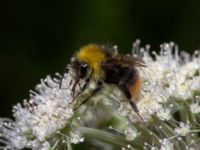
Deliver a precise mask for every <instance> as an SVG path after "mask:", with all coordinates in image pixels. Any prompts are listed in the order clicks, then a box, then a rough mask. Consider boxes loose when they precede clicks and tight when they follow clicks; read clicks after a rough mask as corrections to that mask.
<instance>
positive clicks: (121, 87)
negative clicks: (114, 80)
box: [118, 84, 144, 122]
mask: <svg viewBox="0 0 200 150" xmlns="http://www.w3.org/2000/svg"><path fill="white" fill-rule="evenodd" d="M118 87H119V89H120V90H121V91H122V92H123V93H124V94H125V96H126V98H127V100H128V102H129V104H130V105H131V107H132V108H133V111H134V112H135V113H136V114H137V116H138V117H139V118H140V119H141V120H142V122H144V119H143V118H142V116H141V115H140V113H139V109H138V107H137V105H136V104H135V103H134V102H133V101H132V100H131V94H130V92H129V90H128V87H127V86H126V85H125V84H119V85H118Z"/></svg>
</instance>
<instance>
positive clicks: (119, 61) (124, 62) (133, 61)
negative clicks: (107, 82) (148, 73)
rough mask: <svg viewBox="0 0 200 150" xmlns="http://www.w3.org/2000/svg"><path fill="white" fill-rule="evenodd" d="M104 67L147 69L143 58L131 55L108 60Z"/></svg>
mask: <svg viewBox="0 0 200 150" xmlns="http://www.w3.org/2000/svg"><path fill="white" fill-rule="evenodd" d="M103 65H104V66H107V67H109V66H110V67H111V66H113V65H120V66H135V67H146V65H145V62H144V61H143V60H142V59H141V58H138V57H134V56H129V55H120V56H117V57H114V58H110V59H107V60H106V61H105V62H104V63H103Z"/></svg>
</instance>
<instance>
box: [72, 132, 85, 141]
mask: <svg viewBox="0 0 200 150" xmlns="http://www.w3.org/2000/svg"><path fill="white" fill-rule="evenodd" d="M70 135H71V136H70V142H71V143H73V144H78V143H82V142H84V137H83V136H82V134H81V132H80V131H76V132H71V133H70Z"/></svg>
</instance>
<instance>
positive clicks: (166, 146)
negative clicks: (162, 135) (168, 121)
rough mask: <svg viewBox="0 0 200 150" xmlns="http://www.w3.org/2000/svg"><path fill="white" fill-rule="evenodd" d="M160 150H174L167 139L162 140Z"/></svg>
mask: <svg viewBox="0 0 200 150" xmlns="http://www.w3.org/2000/svg"><path fill="white" fill-rule="evenodd" d="M160 150H174V146H173V143H172V142H170V141H169V140H168V139H163V140H162V141H161V148H160Z"/></svg>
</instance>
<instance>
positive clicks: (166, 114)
mask: <svg viewBox="0 0 200 150" xmlns="http://www.w3.org/2000/svg"><path fill="white" fill-rule="evenodd" d="M156 114H157V116H158V118H160V120H163V121H165V120H169V119H170V118H171V111H170V109H168V108H166V109H164V108H162V109H160V110H158V112H157V113H156Z"/></svg>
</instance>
